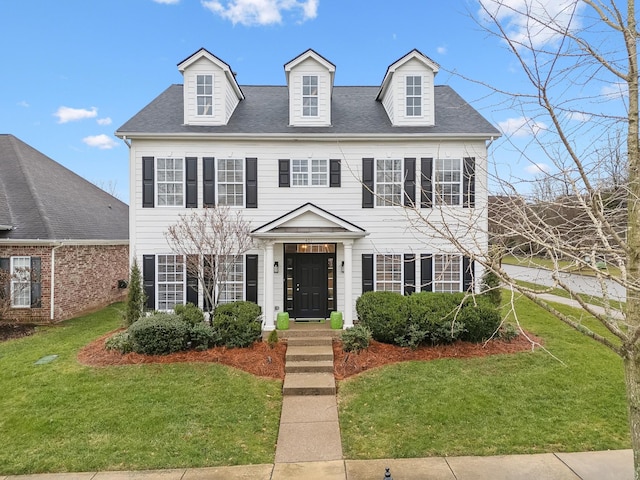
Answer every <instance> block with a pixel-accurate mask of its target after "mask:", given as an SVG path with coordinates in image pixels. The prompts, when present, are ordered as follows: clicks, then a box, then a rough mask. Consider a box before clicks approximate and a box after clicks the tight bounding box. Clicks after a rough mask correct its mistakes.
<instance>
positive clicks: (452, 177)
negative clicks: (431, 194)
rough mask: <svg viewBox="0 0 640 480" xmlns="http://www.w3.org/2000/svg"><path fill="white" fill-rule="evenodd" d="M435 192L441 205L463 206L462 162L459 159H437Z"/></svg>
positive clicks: (437, 201)
mask: <svg viewBox="0 0 640 480" xmlns="http://www.w3.org/2000/svg"><path fill="white" fill-rule="evenodd" d="M434 190H435V198H436V203H438V204H439V205H462V195H461V194H462V161H461V160H460V159H459V158H438V159H436V161H435V171H434Z"/></svg>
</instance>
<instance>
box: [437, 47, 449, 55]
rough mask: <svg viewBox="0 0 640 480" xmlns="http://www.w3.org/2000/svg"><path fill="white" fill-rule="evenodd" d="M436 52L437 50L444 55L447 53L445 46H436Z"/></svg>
mask: <svg viewBox="0 0 640 480" xmlns="http://www.w3.org/2000/svg"><path fill="white" fill-rule="evenodd" d="M436 52H438V53H439V54H440V55H446V54H447V47H438V48H436Z"/></svg>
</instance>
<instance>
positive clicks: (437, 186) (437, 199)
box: [432, 158, 464, 207]
mask: <svg viewBox="0 0 640 480" xmlns="http://www.w3.org/2000/svg"><path fill="white" fill-rule="evenodd" d="M451 161H457V162H458V169H457V174H458V180H457V181H451V180H446V181H445V180H438V172H445V171H446V172H454V170H453V169H450V170H444V169H440V168H438V167H439V165H440V163H441V162H451ZM463 182H464V171H463V160H462V158H434V160H433V181H432V185H433V197H434V198H433V201H434V203H435V204H436V205H440V206H449V207H462V206H463V189H464V183H463ZM444 185H449V186H453V185H457V186H458V193H457V194H455V195H456V197H457V200H458V201H457V203H448V202H445V201H443V199H444V196H443V193H442V191H441V187H442V186H444ZM446 195H447V196H448V197H451V198H452V197H453V195H454V194H451V193H447V194H446Z"/></svg>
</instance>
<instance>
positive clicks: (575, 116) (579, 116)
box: [567, 112, 591, 122]
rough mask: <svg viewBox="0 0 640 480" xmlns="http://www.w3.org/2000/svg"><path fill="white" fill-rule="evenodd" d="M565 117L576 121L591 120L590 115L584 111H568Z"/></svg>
mask: <svg viewBox="0 0 640 480" xmlns="http://www.w3.org/2000/svg"><path fill="white" fill-rule="evenodd" d="M567 117H568V118H569V120H575V121H576V122H588V121H589V120H591V115H589V114H588V113H584V112H569V113H568V114H567Z"/></svg>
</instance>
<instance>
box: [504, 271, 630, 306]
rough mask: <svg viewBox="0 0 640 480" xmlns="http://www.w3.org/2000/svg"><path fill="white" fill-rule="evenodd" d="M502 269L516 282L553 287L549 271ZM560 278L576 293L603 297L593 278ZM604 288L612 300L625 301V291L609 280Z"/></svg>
mask: <svg viewBox="0 0 640 480" xmlns="http://www.w3.org/2000/svg"><path fill="white" fill-rule="evenodd" d="M502 269H503V270H504V271H505V272H507V274H508V275H509V276H511V277H512V278H515V279H516V280H524V281H526V282H531V283H537V284H538V285H544V286H547V287H552V286H554V281H553V278H551V271H549V270H545V269H542V268H530V267H521V266H517V265H506V264H503V265H502ZM560 278H562V280H563V281H564V282H566V284H567V285H569V287H570V288H572V289H573V290H574V291H576V292H578V293H585V294H587V295H592V296H594V297H602V296H603V295H602V285H601V284H600V282H598V280H597V279H595V278H593V277H588V276H585V275H578V274H575V273H560ZM605 288H606V289H607V291H608V293H609V296H610V297H611V298H612V299H613V300H620V301H623V302H624V301H625V299H626V291H625V289H624V288H623V287H622V286H620V285H618V284H617V283H615V282H613V281H611V280H605Z"/></svg>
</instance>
